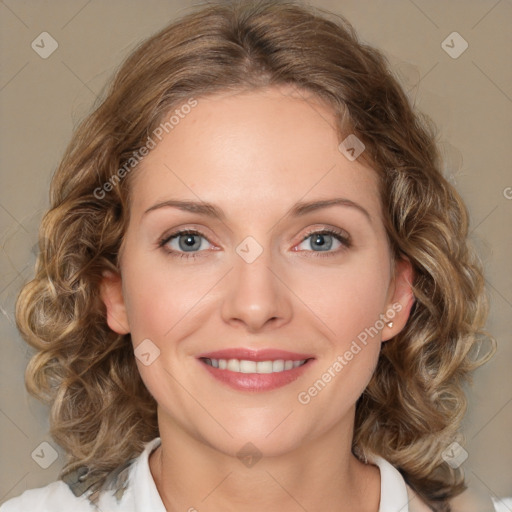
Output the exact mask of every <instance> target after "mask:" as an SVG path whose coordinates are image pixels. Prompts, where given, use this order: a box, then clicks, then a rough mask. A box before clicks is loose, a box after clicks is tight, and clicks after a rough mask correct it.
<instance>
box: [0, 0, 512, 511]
mask: <svg viewBox="0 0 512 512" xmlns="http://www.w3.org/2000/svg"><path fill="white" fill-rule="evenodd" d="M311 3H312V4H313V5H315V6H319V7H323V8H327V9H330V10H332V11H335V12H338V13H340V14H343V15H345V16H346V17H347V18H348V19H349V21H351V22H352V23H353V25H354V26H355V28H356V30H357V31H358V33H359V35H360V36H361V38H362V39H363V40H364V41H366V42H368V43H371V44H374V45H376V46H377V47H379V48H381V49H383V50H384V51H385V53H386V55H387V56H388V57H389V59H390V60H391V62H392V63H393V64H395V65H396V69H397V71H398V72H399V73H400V76H401V77H402V79H403V81H404V84H405V86H406V89H407V90H408V91H409V94H410V96H411V99H412V100H413V101H415V104H416V106H417V107H418V108H420V109H422V110H423V111H425V112H426V113H428V114H430V115H431V116H432V117H433V118H434V120H435V121H436V122H437V124H438V126H439V128H440V141H441V143H442V147H443V150H444V152H445V153H446V155H447V159H448V165H447V169H446V173H447V175H448V176H449V178H450V180H451V181H452V182H453V183H454V184H455V185H456V187H457V188H458V190H459V191H460V192H461V194H462V196H463V197H464V198H465V200H466V201H467V204H468V206H469V209H470V212H471V221H472V231H471V238H472V240H473V242H474V243H475V245H476V247H477V249H478V251H479V253H480V255H481V257H482V258H483V260H484V262H485V267H486V272H487V276H486V277H487V285H488V289H489V293H490V298H491V308H492V312H491V316H490V318H489V322H488V329H489V330H490V332H491V333H492V334H493V335H494V336H495V337H496V338H497V340H498V353H497V355H496V357H495V358H494V360H493V361H492V362H491V363H489V364H488V365H487V366H486V367H484V368H481V369H479V370H478V371H477V373H476V376H475V381H474V387H473V389H472V390H471V393H470V410H469V413H468V416H467V420H466V422H465V435H466V438H467V445H466V449H467V451H468V454H469V457H468V459H467V460H466V461H465V462H464V465H463V467H464V468H465V470H466V474H467V477H468V480H469V483H470V485H471V487H472V488H474V489H475V490H476V491H477V492H480V493H483V492H486V493H488V494H490V495H492V496H495V497H497V498H503V497H505V496H512V443H511V441H510V437H511V432H512V428H511V427H512V370H511V363H512V344H511V334H510V332H511V329H510V317H511V315H512V279H511V270H512V268H511V259H512V258H511V255H512V241H511V234H510V233H511V225H512V223H511V220H512V188H511V187H512V171H511V162H512V149H511V148H512V144H511V142H512V139H511V135H512V127H511V121H510V120H511V111H512V69H511V48H512V37H511V33H512V31H511V30H510V21H511V20H512V3H511V2H510V1H507V0H500V1H498V0H466V1H463V0H459V1H455V0H451V1H442V0H435V1H434V0H432V1H430V0H414V1H413V0H387V1H384V0H380V1H378V0H377V1H374V0H364V1H361V0H359V1H357V0H341V1H340V0H338V1H336V0H314V1H312V2H311ZM192 4H193V3H192V2H187V1H183V0H182V1H177V0H174V1H163V0H151V1H144V2H143V1H142V0H136V1H135V0H132V1H121V0H110V1H103V2H101V1H99V0H90V1H87V0H80V1H78V0H77V1H69V0H67V1H64V0H47V1H36V0H30V1H29V0H26V1H22V0H18V1H17V0H2V1H1V2H0V24H1V75H0V101H1V104H0V109H1V126H0V130H1V147H0V158H1V188H0V261H1V275H0V306H1V310H0V311H1V314H0V329H1V334H0V336H1V338H0V339H1V347H2V353H1V358H0V367H1V369H0V372H1V373H0V383H1V396H0V434H1V445H0V460H1V463H0V503H1V502H2V501H4V500H6V499H8V498H10V497H13V496H16V495H18V494H20V493H21V492H23V491H24V490H25V489H29V488H33V487H38V486H42V485H45V484H47V483H49V482H51V481H52V480H54V479H55V478H56V477H57V473H58V470H59V469H60V467H61V466H62V462H63V454H62V452H61V451H60V449H59V447H58V446H57V445H56V444H55V443H54V441H53V440H52V439H51V438H50V437H49V435H48V433H47V429H48V421H47V411H46V409H45V407H43V406H42V405H40V404H39V403H37V402H36V401H35V400H34V399H32V398H30V397H28V396H27V393H26V391H25V388H24V383H23V371H24V367H25V365H26V362H27V360H28V357H29V350H28V348H27V347H26V345H25V343H24V342H23V341H22V340H21V338H20V336H19V334H18V333H17V331H16V328H15V325H14V319H13V307H14V299H15V297H16V294H17V292H18V290H19V288H20V286H21V285H22V283H24V282H25V281H26V280H27V279H28V278H30V277H31V275H32V272H33V264H34V261H35V248H34V245H35V244H36V230H37V225H38V222H39V220H40V218H41V215H42V213H43V210H44V209H45V208H46V207H47V198H48V184H49V180H50V176H51V174H52V172H53V170H54V169H55V167H56V165H57V164H58V161H59V159H60V157H61V155H62V152H63V150H64V148H65V146H66V144H67V142H68V141H69V139H70V135H71V131H72V129H73V127H74V126H75V125H76V123H77V122H78V121H79V120H80V119H81V118H82V117H83V116H84V115H85V114H86V113H87V112H89V110H90V109H91V107H92V105H93V103H94V101H95V100H96V97H97V95H98V94H99V93H100V91H101V90H102V87H103V86H104V84H105V82H106V80H107V79H108V77H109V76H110V75H111V74H112V72H113V70H114V69H115V68H116V67H117V66H118V65H119V64H120V62H121V60H122V59H123V58H124V57H125V56H126V55H127V54H128V52H129V51H130V50H131V49H132V48H134V46H135V45H136V44H137V43H138V42H140V41H141V40H142V39H143V38H145V37H146V36H148V35H150V34H151V33H153V32H154V31H156V30H158V29H160V28H161V27H162V26H163V25H165V24H167V23H168V22H169V21H171V20H172V19H174V18H175V17H176V16H177V15H178V14H181V13H183V12H185V11H187V8H188V7H189V6H191V5H192ZM454 31H457V32H458V33H459V34H460V35H461V36H462V37H463V38H464V39H465V40H466V41H467V42H468V44H469V46H468V48H467V50H466V51H465V52H464V53H462V54H461V55H460V56H459V57H458V58H456V59H454V58H452V57H450V56H449V55H448V54H447V53H446V52H445V51H444V50H443V48H442V46H441V43H442V42H443V40H445V39H446V38H447V36H448V35H449V34H451V33H452V32H454ZM42 32H48V33H49V34H51V36H52V37H53V38H54V39H55V40H56V41H57V43H58V48H57V50H56V51H55V52H54V53H53V54H52V55H50V56H49V57H48V58H47V59H43V58H41V57H40V56H39V55H38V54H37V53H36V52H35V51H34V50H33V49H32V47H31V43H32V41H34V40H35V39H36V38H37V37H38V36H39V34H41V33H42ZM456 44H457V45H458V44H459V43H456ZM458 48H460V46H455V49H458ZM44 441H46V442H48V443H49V444H50V445H51V446H53V447H54V449H55V450H56V451H55V456H56V457H57V458H56V460H55V461H54V462H53V463H52V464H51V465H50V466H49V467H48V468H47V469H43V468H41V467H40V465H39V464H38V462H39V463H43V462H46V463H47V464H48V463H50V462H51V458H49V457H50V455H51V453H53V452H52V449H51V448H49V447H48V446H43V447H40V444H41V443H42V442H44ZM41 450H43V451H41ZM41 453H44V457H43V456H40V457H39V458H38V457H37V454H41ZM31 454H33V457H32V456H31ZM43 459H44V460H43ZM508 507H512V505H508ZM508 507H506V508H504V509H503V510H510V508H508Z"/></svg>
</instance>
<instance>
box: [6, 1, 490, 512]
mask: <svg viewBox="0 0 512 512" xmlns="http://www.w3.org/2000/svg"><path fill="white" fill-rule="evenodd" d="M281 84H283V85H284V84H288V85H290V84H291V85H293V86H295V87H296V88H297V90H299V91H306V92H312V93H314V94H315V95H316V96H317V97H318V98H321V99H323V100H324V101H326V102H327V103H328V104H329V105H330V106H331V107H332V110H333V112H334V114H335V116H336V122H337V125H336V130H337V131H338V134H339V137H340V140H341V137H344V136H346V135H347V134H349V133H353V134H355V135H356V136H357V137H358V138H359V139H360V140H362V141H363V142H364V144H365V146H366V150H365V151H364V153H363V154H362V155H361V157H360V159H362V160H365V161H367V162H368V163H369V164H370V165H371V166H372V167H373V168H374V169H375V172H376V173H377V174H378V176H379V178H380V188H381V197H382V204H383V215H384V219H385V223H386V229H387V233H388V237H389V242H390V245H391V247H392V250H393V254H394V257H395V258H400V257H404V256H405V257H407V258H408V259H409V260H410V261H411V263H412V265H413V269H414V273H415V278H414V281H413V283H412V284H413V292H414V295H415V298H416V302H415V304H414V306H413V309H412V310H411V314H410V318H409V320H408V323H407V325H406V327H405V328H404V330H403V331H402V332H401V333H400V334H398V335H397V336H395V337H394V338H393V339H391V340H389V341H388V342H387V343H385V344H384V345H383V348H382V350H381V354H380V358H379V361H378V365H377V368H376V371H375V374H374V375H373V378H372V380H371V382H370V383H369V385H368V387H367V389H366V390H365V392H364V393H363V395H362V396H361V397H360V399H359V400H358V403H357V405H356V420H355V431H354V440H353V446H354V452H355V453H358V454H361V453H365V452H367V453H376V454H379V455H381V456H383V457H384V458H385V459H387V460H388V461H390V462H391V463H392V464H393V465H394V466H395V467H397V468H398V470H399V471H400V472H401V474H402V475H403V477H404V478H405V480H406V481H407V482H408V484H409V485H410V486H411V487H412V488H413V489H414V490H415V491H416V492H417V493H419V495H420V496H421V497H422V498H423V499H424V500H425V501H426V502H427V503H428V504H429V505H430V507H431V508H432V509H433V510H435V511H439V512H440V511H448V510H449V505H448V500H449V498H451V497H453V496H455V495H457V494H458V493H460V492H461V491H462V490H463V489H464V477H463V474H462V473H461V472H460V471H455V470H452V469H451V468H450V467H449V466H448V465H447V464H446V463H445V462H444V461H443V459H442V457H441V453H442V451H443V450H444V449H446V447H447V445H448V444H449V443H450V442H451V441H452V440H453V439H455V436H456V435H457V433H458V431H459V427H460V423H461V419H462V417H463V415H464V412H465V409H466V398H465V395H464V391H463V385H464V384H465V383H466V382H467V381H469V380H470V375H471V372H472V370H473V369H474V368H476V367H477V366H479V365H480V364H482V362H484V361H485V360H487V359H488V358H489V357H490V354H491V353H492V351H491V352H490V353H489V354H487V355H486V356H484V357H480V358H479V359H478V358H477V357H475V352H476V351H475V348H476V347H478V346H479V342H480V340H481V339H484V338H485V337H486V334H485V332H484V331H483V330H482V329H483V327H484V323H485V319H486V314H487V305H486V304H487V303H486V298H485V291H484V279H483V276H482V271H481V268H480V266H479V264H478V262H477V259H476V257H475V256H474V254H473V253H472V252H471V250H470V249H469V247H468V243H467V234H468V214H467V211H466V208H465V206H464V204H463V202H462V200H461V198H460V197H459V195H458V193H457V192H456V190H455V189H454V188H453V187H452V186H451V185H450V183H449V182H447V180H446V179H445V178H444V177H443V176H442V173H441V172H440V166H441V162H440V155H439V151H438V148H437V145H436V136H437V135H436V133H435V128H434V127H433V125H432V123H431V121H430V120H429V119H428V118H427V117H426V116H425V115H423V114H421V113H420V112H416V111H415V110H414V108H413V107H412V106H411V105H410V103H409V101H408V98H407V96H406V95H405V93H404V92H403V90H402V88H401V86H400V84H399V82H398V81H397V79H396V78H395V77H394V76H393V74H392V72H391V71H390V69H389V66H388V61H387V59H386V58H385V57H384V55H383V54H382V53H381V52H379V51H378V50H376V49H375V48H373V47H371V46H368V45H365V44H363V43H361V42H360V41H359V40H358V38H357V35H356V34H355V32H354V29H353V28H352V26H351V25H350V24H349V23H348V21H347V20H345V19H344V18H343V17H342V16H337V15H334V14H332V13H327V12H326V11H323V10H321V9H318V8H313V7H311V6H305V5H302V4H299V3H297V2H276V1H268V0H264V1H260V2H222V3H213V4H212V3H208V5H206V6H202V7H200V8H195V9H194V10H193V12H191V13H189V14H187V15H186V16H184V17H182V18H181V19H180V20H178V21H176V22H174V23H172V24H171V25H169V26H167V27H166V28H165V29H163V30H162V31H160V32H159V33H157V34H156V35H154V36H152V37H151V38H149V39H148V40H146V41H145V42H143V43H142V44H141V45H140V46H139V47H138V48H137V49H136V50H135V51H134V52H133V53H132V54H131V55H130V56H129V57H128V59H127V60H126V61H125V63H124V64H123V65H122V66H121V67H120V69H119V70H118V72H117V74H116V76H115V78H114V80H113V81H112V84H111V86H110V88H109V89H108V91H107V92H106V94H105V97H104V98H103V99H102V102H101V104H100V105H99V106H98V107H97V108H96V110H95V111H94V112H93V113H92V114H90V115H89V117H87V118H86V119H85V120H84V121H83V123H82V124H81V125H80V126H79V128H78V129H77V130H76V132H75V133H74V136H73V138H72V141H71V143H70V145H69V146H68V148H67V150H66V153H65V155H64V157H63V159H62V162H61V164H60V166H59V168H58V169H57V171H56V173H55V175H54V177H53V180H52V184H51V190H50V198H51V207H50V209H49V211H48V212H47V213H46V215H45V217H44V219H43V221H42V223H41V229H40V235H39V247H40V254H39V257H38V261H37V267H36V276H35V278H34V279H33V280H32V281H31V282H29V283H28V284H27V285H26V286H25V287H24V288H23V289H22V291H21V293H20V296H19V298H18V301H17V308H16V315H17V323H18V327H19V329H20V331H21V333H22V335H23V337H24V338H25V340H26V341H27V342H28V343H29V344H30V345H32V346H33V347H35V349H36V350H37V352H36V353H35V355H34V356H33V357H32V359H31V360H30V362H29V364H28V366H27V370H26V376H25V378H26V385H27V389H28V390H29V392H30V393H31V394H33V395H35V396H37V397H38V398H39V399H41V400H44V401H46V402H47V403H48V404H51V418H50V421H51V430H50V432H51V435H52V436H53V438H54V439H55V440H56V442H58V443H59V444H60V445H61V446H62V447H63V448H64V449H65V450H66V452H67V453H68V454H69V459H68V461H67V464H66V465H65V467H64V468H63V470H62V472H61V477H62V475H65V474H68V473H69V472H70V471H72V470H74V469H76V468H79V467H81V466H86V467H87V468H88V469H89V472H90V473H91V474H94V475H96V477H97V483H96V484H95V488H99V486H101V484H102V483H105V480H106V478H107V475H108V473H109V472H111V471H112V470H113V469H114V468H118V467H119V466H120V465H122V464H123V463H124V462H126V461H127V460H128V459H130V458H133V457H134V456H136V455H137V454H139V453H140V452H141V450H142V449H143V446H144V444H145V443H146V442H147V441H149V440H151V439H153V438H154V437H155V436H158V426H157V414H156V402H155V400H154V398H153V397H152V396H151V395H150V393H149V392H148V390H147V389H146V387H145V386H144V384H143V382H142V380H141V378H140V376H139V372H138V370H137V366H136V363H135V357H134V354H133V348H132V345H131V340H130V336H129V335H125V336H122V335H118V334H116V333H114V332H113V331H111V330H110V329H109V328H108V326H107V322H106V311H105V306H104V303H103V301H102V300H101V298H100V294H99V284H100V282H101V279H102V273H103V272H104V271H105V270H114V271H116V270H118V254H119V248H120V244H121V242H122V239H123V234H124V232H125V229H126V226H127V222H128V214H129V201H130V197H129V192H130V187H129V184H130V182H131V177H132V176H133V174H134V173H136V165H135V166H134V170H133V171H131V168H130V167H129V166H128V167H127V163H128V162H132V161H133V159H134V158H135V156H136V155H140V150H141V148H143V147H145V146H146V145H147V142H148V140H149V139H148V137H150V134H152V133H154V130H155V129H156V128H157V127H158V126H159V124H160V123H161V122H162V120H164V119H165V118H166V116H169V112H171V111H172V109H174V108H176V107H177V106H179V105H182V104H183V103H184V102H186V101H187V100H188V101H190V98H191V97H192V96H193V97H196V98H197V97H200V96H202V95H203V96H204V95H207V94H214V93H215V92H222V91H226V90H233V91H240V90H252V89H256V88H260V87H268V86H273V85H281ZM130 159H131V160H130ZM130 165H132V164H130ZM122 169H124V171H125V172H124V173H121V172H120V171H121V170H122Z"/></svg>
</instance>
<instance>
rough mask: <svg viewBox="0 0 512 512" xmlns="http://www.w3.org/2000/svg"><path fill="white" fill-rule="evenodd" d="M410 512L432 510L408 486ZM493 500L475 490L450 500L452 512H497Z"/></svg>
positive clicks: (429, 511)
mask: <svg viewBox="0 0 512 512" xmlns="http://www.w3.org/2000/svg"><path fill="white" fill-rule="evenodd" d="M406 488H407V495H408V497H409V512H432V509H431V508H430V507H429V506H427V505H426V503H425V502H424V501H423V500H422V499H421V498H420V497H419V495H418V494H417V493H416V492H414V491H413V490H412V489H411V488H410V487H409V486H408V485H406ZM497 510H498V509H497V508H495V505H494V503H493V501H492V500H491V498H490V497H489V496H486V495H482V494H480V493H476V492H475V491H473V490H470V489H468V490H466V491H465V492H463V493H462V494H460V495H459V496H456V497H455V498H453V499H451V500H450V512H496V511H497Z"/></svg>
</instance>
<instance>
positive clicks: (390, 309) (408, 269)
mask: <svg viewBox="0 0 512 512" xmlns="http://www.w3.org/2000/svg"><path fill="white" fill-rule="evenodd" d="M413 278H414V271H413V268H412V263H411V262H410V261H409V259H407V258H406V257H402V258H400V259H398V260H396V262H395V267H394V274H393V278H392V281H391V284H390V293H389V298H388V304H387V309H386V311H385V313H384V316H385V317H386V320H385V322H392V326H391V327H390V326H389V325H387V324H386V325H385V326H384V329H383V330H382V338H381V339H382V341H387V340H389V339H390V338H392V337H393V336H396V335H397V334H398V333H399V332H400V331H401V330H402V329H403V328H404V327H405V324H406V323H407V320H408V319H409V314H410V312H411V308H412V305H413V304H414V302H415V298H414V294H413V291H412V281H413Z"/></svg>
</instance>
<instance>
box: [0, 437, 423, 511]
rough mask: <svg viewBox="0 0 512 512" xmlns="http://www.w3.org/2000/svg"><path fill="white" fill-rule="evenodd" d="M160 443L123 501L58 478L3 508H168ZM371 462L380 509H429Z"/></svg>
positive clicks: (379, 462)
mask: <svg viewBox="0 0 512 512" xmlns="http://www.w3.org/2000/svg"><path fill="white" fill-rule="evenodd" d="M159 445H160V438H159V437H157V438H155V439H153V440H152V441H150V442H148V443H146V445H145V447H144V450H143V451H142V453H141V454H140V455H139V456H138V457H137V458H136V459H134V461H133V463H132V464H131V465H130V466H129V469H128V471H129V473H128V481H127V483H128V485H127V487H126V489H125V491H124V493H123V494H122V497H121V499H120V501H117V499H116V497H115V496H114V492H115V490H112V491H105V492H103V493H102V494H101V496H100V499H99V502H98V504H99V509H98V508H96V507H94V506H93V505H92V504H91V503H90V502H89V501H88V499H87V496H86V495H87V493H84V494H82V495H81V496H79V497H77V496H75V495H74V494H73V492H72V491H71V489H70V488H69V486H68V485H67V484H66V483H65V482H63V481H62V480H57V481H55V482H52V483H51V484H49V485H47V486H45V487H40V488H38V489H30V490H27V491H25V492H23V493H22V494H21V495H20V496H17V497H15V498H12V499H10V500H8V501H6V502H5V503H4V504H3V505H1V506H0V512H92V511H96V512H98V510H99V511H100V512H166V510H165V507H164V504H163V503H162V499H161V498H160V495H159V493H158V490H157V488H156V484H155V481H154V480H153V476H152V474H151V471H150V468H149V455H150V454H151V452H153V451H154V450H155V449H156V448H157V447H158V446H159ZM370 462H372V463H373V464H375V465H376V466H378V468H379V469H380V480H381V489H380V506H379V512H423V511H430V509H429V508H428V507H426V505H424V504H423V503H422V502H421V500H420V499H419V498H418V497H417V496H416V495H415V494H414V492H413V491H412V490H411V489H410V488H409V487H408V486H407V485H406V484H405V481H404V479H403V478H402V475H401V474H400V473H399V472H398V471H397V469H395V468H394V467H393V466H392V465H391V464H390V463H389V462H387V461H386V460H385V459H383V458H382V457H373V458H372V459H371V460H370ZM193 507H194V504H193V503H192V504H191V507H190V509H189V510H194V508H193ZM198 507H199V505H198ZM199 509H200V508H199ZM199 509H198V510H199Z"/></svg>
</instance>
